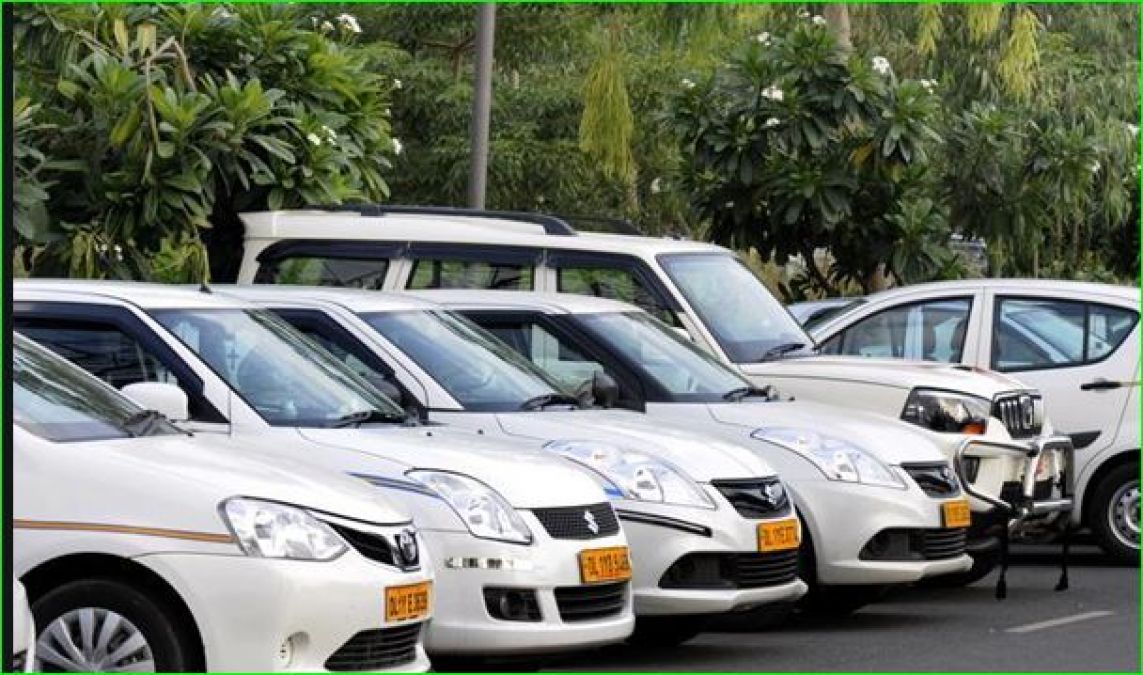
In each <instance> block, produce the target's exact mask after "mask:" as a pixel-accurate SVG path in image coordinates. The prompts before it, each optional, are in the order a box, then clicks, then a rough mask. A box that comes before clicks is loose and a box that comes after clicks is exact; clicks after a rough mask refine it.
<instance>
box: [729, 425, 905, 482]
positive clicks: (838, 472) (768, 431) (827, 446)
mask: <svg viewBox="0 0 1143 675" xmlns="http://www.w3.org/2000/svg"><path fill="white" fill-rule="evenodd" d="M750 435H751V437H753V438H757V439H760V440H763V441H770V442H771V443H776V444H778V445H781V446H782V447H785V448H789V449H790V450H793V451H795V452H797V453H798V454H800V455H802V456H803V457H805V458H806V459H809V460H810V461H811V462H813V463H814V464H815V465H816V466H817V467H818V469H820V470H821V472H822V473H824V474H825V476H826V478H828V479H830V480H840V481H845V482H848V483H865V484H866V485H880V486H883V487H894V488H902V489H903V488H904V487H905V481H903V480H902V479H901V477H900V476H898V475H897V474H895V473H893V470H892V469H890V468H889V467H888V466H885V465H884V464H883V463H881V461H880V460H878V459H877V458H876V457H874V456H873V455H871V454H869V453H868V452H866V451H865V450H862V449H861V448H859V447H857V446H856V445H854V444H852V443H850V442H849V441H846V440H842V439H840V438H832V437H830V436H823V435H821V434H819V433H816V432H813V431H809V430H808V429H791V428H788V427H766V428H762V429H755V430H754V432H753V433H752V434H750Z"/></svg>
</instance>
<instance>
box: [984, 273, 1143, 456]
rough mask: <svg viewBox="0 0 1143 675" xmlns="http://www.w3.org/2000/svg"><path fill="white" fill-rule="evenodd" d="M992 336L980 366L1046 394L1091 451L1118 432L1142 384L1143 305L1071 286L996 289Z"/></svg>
mask: <svg viewBox="0 0 1143 675" xmlns="http://www.w3.org/2000/svg"><path fill="white" fill-rule="evenodd" d="M987 304H988V315H987V316H988V329H987V333H988V336H989V339H988V341H987V344H986V345H985V349H984V350H983V351H982V355H981V358H980V359H979V360H978V362H977V364H976V365H979V366H981V367H986V368H991V369H992V370H996V371H999V372H1002V373H1008V374H1010V375H1012V376H1013V377H1016V378H1017V379H1019V380H1020V381H1022V382H1024V383H1025V384H1027V385H1028V386H1031V387H1034V388H1036V389H1038V390H1040V392H1041V393H1042V394H1043V395H1044V405H1045V408H1046V411H1047V413H1048V416H1049V418H1050V419H1051V420H1052V424H1053V425H1054V426H1055V429H1056V431H1058V432H1061V433H1066V434H1068V435H1070V436H1071V437H1072V439H1073V441H1074V442H1075V445H1076V448H1077V449H1078V450H1084V449H1085V448H1086V449H1090V451H1091V452H1095V451H1098V450H1099V449H1101V448H1103V447H1106V445H1107V444H1108V443H1111V442H1112V441H1113V440H1114V439H1115V435H1116V429H1117V428H1118V426H1119V423H1120V419H1121V418H1122V416H1123V414H1124V410H1125V408H1126V405H1127V401H1128V399H1129V398H1130V394H1131V391H1132V389H1133V388H1134V387H1137V386H1138V383H1137V380H1138V369H1139V325H1138V324H1139V312H1138V311H1137V310H1135V309H1129V308H1127V307H1123V306H1117V305H1113V304H1111V303H1103V302H1099V301H1094V300H1092V299H1091V297H1090V296H1086V297H1085V296H1084V295H1079V294H1075V293H1069V292H1067V291H1060V292H1052V293H1051V294H1048V293H1040V292H1035V291H1032V292H1029V291H1028V289H1026V288H1021V289H1004V288H998V289H994V290H990V291H989V293H988V302H987Z"/></svg>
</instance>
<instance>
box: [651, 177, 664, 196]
mask: <svg viewBox="0 0 1143 675" xmlns="http://www.w3.org/2000/svg"><path fill="white" fill-rule="evenodd" d="M662 191H663V179H662V178H656V179H655V180H653V181H651V194H653V195H657V194H659V193H660V192H662Z"/></svg>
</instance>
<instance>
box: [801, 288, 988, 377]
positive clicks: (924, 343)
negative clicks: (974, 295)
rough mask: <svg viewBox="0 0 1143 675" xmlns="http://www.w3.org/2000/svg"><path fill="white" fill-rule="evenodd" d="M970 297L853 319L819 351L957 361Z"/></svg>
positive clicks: (905, 306) (944, 361)
mask: <svg viewBox="0 0 1143 675" xmlns="http://www.w3.org/2000/svg"><path fill="white" fill-rule="evenodd" d="M971 310H972V301H971V300H970V299H968V298H953V299H940V300H933V301H929V302H919V303H913V304H909V305H902V306H898V307H892V308H890V309H886V310H883V311H880V312H877V313H876V314H873V315H872V316H869V317H866V318H865V319H862V320H861V321H859V322H857V323H855V324H854V325H852V326H850V327H849V328H847V329H845V330H844V331H842V332H840V333H838V334H837V335H835V336H834V337H832V338H830V339H829V340H827V341H825V342H824V343H823V344H822V346H821V351H822V353H825V354H842V355H846V356H867V357H881V358H905V359H915V360H920V361H939V362H942V363H958V362H960V360H961V358H962V357H963V356H964V342H965V332H966V330H967V328H968V317H969V313H970V312H971Z"/></svg>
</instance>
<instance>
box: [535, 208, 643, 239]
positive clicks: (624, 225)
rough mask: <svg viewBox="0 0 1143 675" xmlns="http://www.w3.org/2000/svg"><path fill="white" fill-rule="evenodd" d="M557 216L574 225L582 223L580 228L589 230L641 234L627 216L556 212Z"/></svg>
mask: <svg viewBox="0 0 1143 675" xmlns="http://www.w3.org/2000/svg"><path fill="white" fill-rule="evenodd" d="M556 217H557V218H560V219H561V220H565V221H567V222H569V223H572V224H574V225H579V224H580V223H583V224H584V226H585V227H583V228H582V229H584V230H588V231H591V232H606V233H610V234H634V235H639V236H642V234H643V232H642V231H641V230H640V229H639V228H638V227H637V226H636V225H635V223H633V222H631V221H630V220H628V219H627V218H613V217H610V216H581V215H571V214H563V213H560V214H556Z"/></svg>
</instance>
